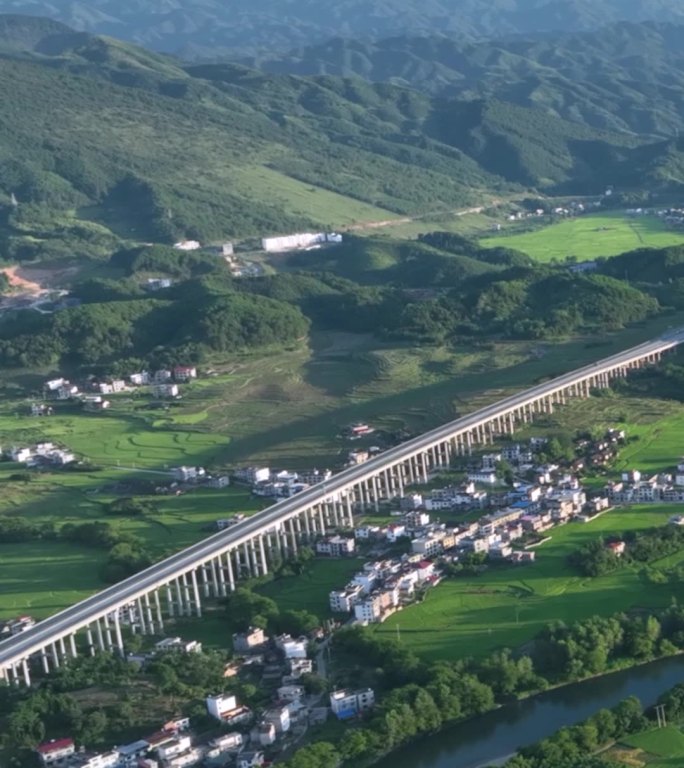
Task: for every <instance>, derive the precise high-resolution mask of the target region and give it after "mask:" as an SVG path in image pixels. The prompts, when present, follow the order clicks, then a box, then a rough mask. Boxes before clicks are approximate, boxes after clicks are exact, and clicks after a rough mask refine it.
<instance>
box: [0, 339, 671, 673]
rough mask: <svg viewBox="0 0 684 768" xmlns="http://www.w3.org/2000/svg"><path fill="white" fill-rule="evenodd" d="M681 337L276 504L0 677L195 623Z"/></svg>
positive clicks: (9, 657)
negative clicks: (128, 625) (364, 515)
mask: <svg viewBox="0 0 684 768" xmlns="http://www.w3.org/2000/svg"><path fill="white" fill-rule="evenodd" d="M682 341H684V329H682V330H678V331H672V332H669V333H667V334H665V335H663V336H662V337H660V338H657V339H654V340H653V341H649V342H646V343H644V344H640V345H639V346H637V347H633V348H632V349H628V350H626V351H624V352H621V353H619V354H616V355H613V356H611V357H608V358H606V359H605V360H601V361H599V362H597V363H594V364H591V365H587V366H585V367H583V368H579V369H577V370H575V371H572V372H570V373H566V374H564V375H562V376H559V377H557V378H554V379H551V380H549V381H546V382H544V383H542V384H539V385H537V386H534V387H532V388H531V389H527V390H525V391H523V392H520V393H518V394H515V395H512V396H510V397H507V398H505V399H503V400H500V401H499V402H496V403H494V404H492V405H488V406H486V407H485V408H481V409H480V410H477V411H475V412H473V413H470V414H468V415H466V416H463V417H461V418H459V419H456V420H455V421H451V422H449V423H448V424H444V425H443V426H441V427H438V428H436V429H433V430H431V431H430V432H426V433H425V434H423V435H420V436H419V437H416V438H415V439H412V440H409V441H407V442H405V443H402V444H401V445H398V446H396V447H394V448H391V449H390V450H387V451H385V452H384V453H381V454H379V455H378V456H376V457H374V458H372V459H370V460H369V461H367V462H365V463H363V464H361V465H359V466H355V467H352V468H350V469H346V470H344V471H343V472H340V473H339V474H337V475H334V476H333V477H332V478H330V479H329V480H327V481H326V482H324V483H319V484H318V485H315V486H312V487H311V488H309V489H307V490H305V491H303V492H301V493H298V494H297V495H295V496H293V497H292V498H289V499H286V500H284V501H280V502H278V503H277V504H274V505H273V506H272V507H269V508H268V509H266V510H264V511H262V512H258V513H257V514H255V515H253V516H252V517H250V518H249V519H247V520H244V521H242V522H240V523H238V524H236V525H234V526H232V527H231V528H228V529H227V530H224V531H222V532H220V533H217V534H215V535H213V536H210V537H209V538H207V539H204V540H203V541H200V542H199V543H197V544H195V545H193V546H191V547H188V548H187V549H185V550H183V551H182V552H178V553H177V554H175V555H172V556H171V557H168V558H166V559H165V560H162V561H161V562H159V563H156V564H155V565H153V566H151V567H150V568H147V569H146V570H144V571H142V572H141V573H138V574H136V575H134V576H131V577H130V578H128V579H125V580H124V581H122V582H120V583H118V584H116V585H114V586H112V587H109V588H107V589H105V590H103V591H101V592H98V593H97V594H95V595H92V596H91V597H89V598H87V599H85V600H82V601H81V602H80V603H77V604H76V605H73V606H71V607H70V608H67V609H66V610H63V611H60V612H59V613H57V614H55V615H54V616H50V617H49V618H47V619H44V620H43V621H41V622H39V623H37V624H36V625H35V626H34V627H32V628H31V629H29V630H27V631H25V632H21V633H20V634H17V635H16V636H14V637H10V638H8V639H6V640H4V641H2V642H0V679H5V680H7V681H9V682H12V683H16V684H22V683H23V684H26V685H30V683H31V674H32V672H33V671H34V670H36V669H38V670H41V669H42V671H43V672H44V673H48V672H49V671H50V670H51V669H52V668H54V667H58V666H60V664H63V663H66V662H68V659H69V658H71V657H75V656H76V655H77V654H78V653H79V652H83V651H85V652H87V653H95V651H96V650H97V649H100V650H114V651H118V652H120V653H123V651H124V639H123V634H122V627H121V625H122V614H124V613H126V612H128V615H129V616H130V615H133V616H134V617H135V624H136V629H137V630H138V631H139V632H141V633H148V634H159V633H162V632H163V630H164V622H165V621H166V620H167V619H168V618H173V617H187V616H198V617H199V616H201V615H202V601H203V599H206V598H211V597H214V598H218V597H224V596H226V595H227V594H228V592H229V591H232V590H233V589H235V585H236V582H237V581H238V580H239V579H241V578H249V577H253V576H259V575H263V574H266V573H268V570H269V562H270V561H271V559H272V558H273V556H274V554H277V555H278V557H279V558H281V559H282V558H283V557H289V556H292V555H293V554H296V553H297V550H298V547H299V546H300V544H301V543H302V542H304V541H309V540H312V539H313V538H315V537H317V536H322V535H324V534H325V533H326V532H327V531H332V530H335V529H338V528H350V527H352V525H353V512H354V510H356V509H364V508H369V507H370V508H372V507H375V508H377V506H378V504H379V502H380V501H381V500H389V499H393V498H397V497H401V496H403V495H404V491H405V488H406V487H407V486H413V485H416V484H419V483H424V482H427V481H428V479H429V476H430V474H431V473H432V472H434V471H436V470H439V469H440V468H443V467H448V466H449V465H450V463H451V460H452V457H453V456H458V455H467V454H468V453H469V452H470V451H472V449H473V448H474V447H475V446H483V445H487V444H488V443H491V442H493V441H494V440H495V439H496V437H497V436H502V435H509V434H512V433H513V432H514V431H515V430H516V428H518V427H520V426H521V425H524V424H526V423H528V422H530V421H532V420H533V419H534V418H535V416H536V415H537V414H545V413H551V412H553V410H554V408H555V407H556V406H557V405H562V404H564V403H566V402H567V401H568V400H569V399H570V398H585V397H588V396H589V394H590V393H591V392H592V391H593V390H596V389H601V388H605V387H608V386H609V385H610V382H611V381H612V380H614V379H616V378H622V377H625V376H627V375H628V374H629V372H630V371H632V370H634V369H638V368H642V367H644V366H647V365H652V364H654V363H656V362H658V361H659V360H660V358H661V356H662V355H663V354H664V353H666V352H668V351H669V350H671V349H673V348H675V347H677V346H678V345H679V344H680V343H681V342H682Z"/></svg>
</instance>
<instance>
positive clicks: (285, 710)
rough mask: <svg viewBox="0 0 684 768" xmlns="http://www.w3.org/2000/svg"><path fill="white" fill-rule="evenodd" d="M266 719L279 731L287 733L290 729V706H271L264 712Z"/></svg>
mask: <svg viewBox="0 0 684 768" xmlns="http://www.w3.org/2000/svg"><path fill="white" fill-rule="evenodd" d="M264 721H265V722H267V723H271V724H272V725H273V726H274V727H275V729H276V732H277V733H287V732H288V731H289V730H290V726H291V721H290V708H289V707H287V706H280V707H271V708H270V709H267V710H266V711H265V712H264Z"/></svg>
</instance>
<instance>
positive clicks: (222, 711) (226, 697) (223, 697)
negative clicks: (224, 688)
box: [206, 693, 238, 720]
mask: <svg viewBox="0 0 684 768" xmlns="http://www.w3.org/2000/svg"><path fill="white" fill-rule="evenodd" d="M206 705H207V712H208V713H209V714H210V715H211V716H212V717H215V718H216V719H217V720H224V719H225V716H226V715H227V714H229V713H231V712H234V711H235V710H236V709H238V703H237V698H236V697H235V696H233V695H232V694H227V693H226V694H223V693H222V694H220V695H219V696H208V697H207V699H206Z"/></svg>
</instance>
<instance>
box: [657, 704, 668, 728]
mask: <svg viewBox="0 0 684 768" xmlns="http://www.w3.org/2000/svg"><path fill="white" fill-rule="evenodd" d="M655 713H656V718H657V719H658V728H665V727H666V726H667V718H666V717H665V705H664V704H658V706H657V707H656V708H655Z"/></svg>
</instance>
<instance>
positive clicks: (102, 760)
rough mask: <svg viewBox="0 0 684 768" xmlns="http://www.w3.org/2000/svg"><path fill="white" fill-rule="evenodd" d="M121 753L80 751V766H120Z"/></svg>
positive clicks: (100, 767)
mask: <svg viewBox="0 0 684 768" xmlns="http://www.w3.org/2000/svg"><path fill="white" fill-rule="evenodd" d="M118 765H119V753H118V752H115V751H112V752H95V753H88V752H79V755H78V768H118Z"/></svg>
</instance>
